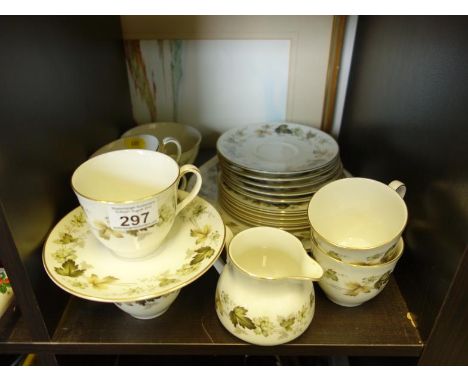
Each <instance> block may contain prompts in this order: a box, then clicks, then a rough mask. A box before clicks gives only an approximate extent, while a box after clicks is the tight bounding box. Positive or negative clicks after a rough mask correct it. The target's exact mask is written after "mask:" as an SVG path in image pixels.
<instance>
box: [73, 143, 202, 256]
mask: <svg viewBox="0 0 468 382" xmlns="http://www.w3.org/2000/svg"><path fill="white" fill-rule="evenodd" d="M189 172H191V173H193V174H194V175H195V176H196V182H195V186H194V187H193V188H192V190H191V191H190V193H189V194H188V196H187V197H186V198H185V199H184V200H182V201H180V202H178V200H177V186H178V183H179V181H180V179H181V177H183V176H184V175H185V174H186V173H189ZM201 183H202V179H201V175H200V172H199V171H198V169H197V168H196V167H195V166H193V165H184V166H182V167H180V168H179V165H178V164H177V163H176V162H175V161H174V160H173V159H172V158H170V157H169V156H167V155H165V154H162V153H159V152H155V151H149V150H138V149H134V150H119V151H112V152H108V153H105V154H101V155H98V156H96V157H93V158H91V159H89V160H87V161H86V162H84V163H83V164H81V165H80V166H79V167H78V168H77V169H76V170H75V172H74V173H73V176H72V187H73V190H74V191H75V194H76V196H77V198H78V200H79V202H80V204H81V206H82V207H83V210H84V212H85V214H86V216H87V220H88V223H89V225H90V227H91V231H92V232H93V234H94V236H95V237H96V238H97V239H98V240H99V241H100V242H101V243H102V244H103V245H104V246H106V247H107V248H108V249H110V250H111V251H113V252H114V253H115V254H116V255H118V256H121V257H125V258H139V257H143V256H146V255H149V254H151V253H152V252H154V251H155V250H156V249H157V248H158V247H159V246H160V245H161V243H162V242H163V240H164V239H165V238H166V236H167V234H168V233H169V231H170V229H171V227H172V224H173V223H174V220H175V217H176V215H177V214H178V213H179V212H180V211H181V210H182V209H183V208H184V207H185V206H187V204H188V203H190V201H192V200H193V199H194V198H195V196H196V195H197V194H198V192H199V191H200V187H201Z"/></svg>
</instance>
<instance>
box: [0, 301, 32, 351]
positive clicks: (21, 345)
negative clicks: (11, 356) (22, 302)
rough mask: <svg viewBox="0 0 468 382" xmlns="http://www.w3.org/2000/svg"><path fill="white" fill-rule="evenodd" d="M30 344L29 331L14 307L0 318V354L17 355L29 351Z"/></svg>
mask: <svg viewBox="0 0 468 382" xmlns="http://www.w3.org/2000/svg"><path fill="white" fill-rule="evenodd" d="M31 343H32V340H31V335H30V332H29V329H28V327H27V325H26V322H25V320H24V319H23V316H22V315H21V313H20V311H19V309H17V307H16V306H15V305H12V306H10V307H9V309H8V310H7V311H6V312H5V313H4V315H3V316H2V317H1V318H0V353H17V352H21V351H23V350H26V349H29V347H30V344H31Z"/></svg>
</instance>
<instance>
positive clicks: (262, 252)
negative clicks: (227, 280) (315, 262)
mask: <svg viewBox="0 0 468 382" xmlns="http://www.w3.org/2000/svg"><path fill="white" fill-rule="evenodd" d="M228 252H229V256H230V258H231V260H232V261H233V262H234V264H236V266H237V267H238V268H240V269H241V270H243V271H244V272H246V273H248V274H250V275H251V276H254V277H260V278H276V277H278V276H281V275H283V274H284V273H291V274H294V273H297V274H300V270H301V262H299V261H297V259H296V257H297V256H294V253H299V254H300V255H301V256H302V253H303V252H304V249H303V247H302V244H301V242H300V241H299V240H297V239H296V238H295V237H294V236H292V235H291V234H289V233H288V232H285V231H282V230H280V229H277V228H270V227H255V228H250V229H247V230H245V231H242V232H240V233H238V234H237V235H236V236H235V237H234V238H233V239H232V240H231V242H230V244H229V249H228Z"/></svg>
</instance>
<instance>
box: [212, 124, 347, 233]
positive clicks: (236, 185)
mask: <svg viewBox="0 0 468 382" xmlns="http://www.w3.org/2000/svg"><path fill="white" fill-rule="evenodd" d="M217 151H218V158H219V164H220V170H221V171H220V174H219V178H218V183H219V184H218V186H219V203H220V204H221V207H222V208H223V209H224V210H225V211H226V212H227V213H229V214H230V215H232V216H233V217H234V218H236V219H237V220H239V221H240V222H242V223H244V224H246V225H248V226H262V225H263V226H271V227H276V228H282V229H284V230H287V231H289V232H291V233H293V234H295V235H296V236H304V234H305V235H306V236H308V233H307V232H308V230H309V228H310V225H309V221H308V218H307V206H308V203H309V201H310V199H311V197H312V196H313V194H314V193H315V192H316V191H317V190H319V189H320V188H321V187H322V186H324V185H325V184H327V183H329V182H331V181H333V180H336V179H340V178H342V177H343V166H342V164H341V160H340V157H339V150H338V144H337V143H336V141H335V140H334V139H333V138H332V137H331V136H329V135H328V134H326V133H324V132H323V131H321V130H318V129H316V128H313V127H309V126H303V125H298V124H293V123H275V124H261V125H251V126H247V127H243V128H238V129H232V130H229V131H227V132H226V133H224V134H223V135H222V136H221V137H220V138H219V140H218V142H217Z"/></svg>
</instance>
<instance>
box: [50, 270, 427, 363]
mask: <svg viewBox="0 0 468 382" xmlns="http://www.w3.org/2000/svg"><path fill="white" fill-rule="evenodd" d="M218 276H219V275H218V273H217V272H216V270H215V269H211V270H210V271H209V272H207V273H206V274H205V275H204V276H203V277H202V278H201V279H199V280H197V281H196V282H194V283H193V284H191V285H189V286H187V287H185V288H184V289H183V290H182V291H181V293H180V295H179V297H178V298H177V300H176V301H175V302H174V304H173V305H172V306H171V307H170V309H169V310H168V311H167V312H166V313H165V314H164V315H162V316H161V317H158V318H155V319H151V320H138V319H135V318H133V317H131V316H129V315H128V314H126V313H124V312H123V311H121V310H119V309H118V308H117V307H115V306H113V304H103V303H96V302H91V301H85V300H82V299H78V298H74V297H73V298H71V299H70V301H69V304H68V306H67V308H66V310H65V311H64V314H63V317H62V320H61V321H60V323H59V325H58V327H57V329H56V331H55V333H54V335H53V337H52V342H51V343H50V344H49V346H50V348H52V349H53V351H54V352H55V353H83V354H94V353H101V354H111V353H118V354H132V353H135V354H136V353H138V354H214V355H233V354H248V355H260V354H278V355H373V356H419V355H420V353H421V351H422V348H423V344H422V342H421V339H420V336H419V333H418V331H417V329H416V328H415V327H414V326H413V325H412V323H411V321H410V320H409V319H408V318H407V313H408V310H407V307H406V303H405V301H404V300H403V298H402V296H401V294H400V291H399V288H398V285H397V283H396V282H395V280H394V279H393V278H392V279H391V281H390V282H389V284H388V285H387V287H386V288H385V289H384V291H383V292H382V293H381V294H380V295H379V296H378V297H377V298H375V299H374V300H372V301H369V302H367V303H366V304H364V305H362V306H360V307H355V308H345V307H340V306H338V305H336V304H334V303H332V302H330V301H329V300H328V299H327V298H326V297H325V296H324V295H323V293H322V292H321V291H320V288H319V287H316V292H317V301H316V313H315V317H314V319H313V321H312V323H311V325H310V327H309V328H308V330H307V331H306V332H305V333H304V334H303V335H302V336H300V337H299V338H297V339H296V340H294V341H293V342H290V343H288V344H285V345H281V346H276V347H261V346H254V345H250V344H247V343H245V342H243V341H241V340H238V339H237V338H236V337H234V336H233V335H231V334H230V333H229V332H228V331H227V330H226V329H225V328H224V327H223V326H222V325H221V323H220V321H219V320H218V318H217V316H216V312H215V309H214V294H215V289H216V282H217V279H218Z"/></svg>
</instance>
